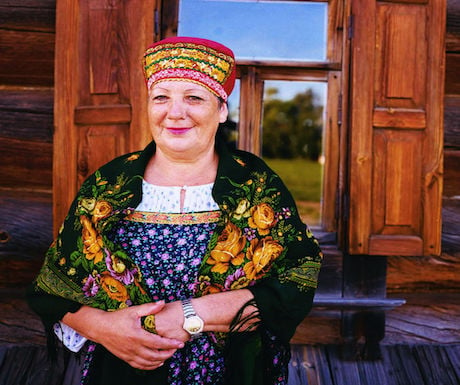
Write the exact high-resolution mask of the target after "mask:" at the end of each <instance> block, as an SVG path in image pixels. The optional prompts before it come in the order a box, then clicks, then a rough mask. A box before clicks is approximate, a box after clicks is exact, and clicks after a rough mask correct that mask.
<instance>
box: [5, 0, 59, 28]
mask: <svg viewBox="0 0 460 385" xmlns="http://www.w3.org/2000/svg"><path fill="white" fill-rule="evenodd" d="M55 18H56V0H21V1H11V0H0V28H2V29H11V30H24V29H27V30H28V31H42V32H49V33H53V32H54V23H55Z"/></svg>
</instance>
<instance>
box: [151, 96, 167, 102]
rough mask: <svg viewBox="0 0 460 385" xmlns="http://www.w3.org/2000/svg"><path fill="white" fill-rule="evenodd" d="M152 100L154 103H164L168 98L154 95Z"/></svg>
mask: <svg viewBox="0 0 460 385" xmlns="http://www.w3.org/2000/svg"><path fill="white" fill-rule="evenodd" d="M152 100H153V101H154V102H164V101H166V100H168V97H167V96H166V95H154V96H153V97H152Z"/></svg>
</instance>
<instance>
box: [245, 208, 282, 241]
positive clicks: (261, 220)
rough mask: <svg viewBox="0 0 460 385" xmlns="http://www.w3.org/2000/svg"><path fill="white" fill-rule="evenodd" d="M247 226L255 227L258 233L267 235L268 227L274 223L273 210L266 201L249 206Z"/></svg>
mask: <svg viewBox="0 0 460 385" xmlns="http://www.w3.org/2000/svg"><path fill="white" fill-rule="evenodd" d="M248 223H249V227H252V228H253V229H257V232H258V233H259V234H260V235H267V234H269V233H270V229H271V228H272V227H273V226H275V225H276V217H275V212H274V211H273V209H272V207H271V206H270V205H269V204H268V203H260V204H258V205H257V206H254V207H253V208H251V218H249V221H248Z"/></svg>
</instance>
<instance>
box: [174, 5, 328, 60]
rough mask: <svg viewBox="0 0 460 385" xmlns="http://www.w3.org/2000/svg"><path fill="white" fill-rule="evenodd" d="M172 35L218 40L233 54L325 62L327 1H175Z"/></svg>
mask: <svg viewBox="0 0 460 385" xmlns="http://www.w3.org/2000/svg"><path fill="white" fill-rule="evenodd" d="M179 4H180V5H179V27H178V35H182V36H194V37H202V38H207V39H211V40H216V41H219V42H220V43H223V44H225V45H227V46H228V47H230V48H232V50H233V51H234V52H235V56H236V57H237V59H240V60H241V59H247V60H254V59H257V60H295V61H299V60H300V61H325V60H326V41H327V40H326V39H327V3H314V2H303V1H258V0H254V1H251V0H244V1H241V0H220V1H216V0H181V1H180V3H179Z"/></svg>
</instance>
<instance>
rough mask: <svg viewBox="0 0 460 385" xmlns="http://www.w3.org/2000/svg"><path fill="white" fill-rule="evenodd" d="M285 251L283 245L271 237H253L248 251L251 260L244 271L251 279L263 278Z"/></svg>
mask: <svg viewBox="0 0 460 385" xmlns="http://www.w3.org/2000/svg"><path fill="white" fill-rule="evenodd" d="M282 252H283V247H282V246H281V245H280V244H279V243H278V242H277V241H274V240H273V239H272V238H271V237H265V238H262V239H257V238H256V239H253V240H252V241H251V243H250V246H249V248H248V251H247V256H248V259H249V262H248V263H247V264H246V265H244V272H245V274H246V277H247V278H248V279H249V280H255V279H259V278H261V277H262V276H263V275H264V273H265V272H266V271H268V269H269V268H270V266H271V264H272V263H273V262H274V261H275V259H276V258H278V257H279V256H280V254H281V253H282Z"/></svg>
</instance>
